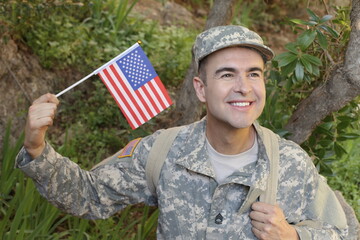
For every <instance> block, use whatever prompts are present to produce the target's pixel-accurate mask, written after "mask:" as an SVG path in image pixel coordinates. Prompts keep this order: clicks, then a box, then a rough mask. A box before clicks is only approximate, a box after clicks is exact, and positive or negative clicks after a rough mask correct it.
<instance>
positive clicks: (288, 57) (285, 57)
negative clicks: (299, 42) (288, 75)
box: [274, 52, 297, 67]
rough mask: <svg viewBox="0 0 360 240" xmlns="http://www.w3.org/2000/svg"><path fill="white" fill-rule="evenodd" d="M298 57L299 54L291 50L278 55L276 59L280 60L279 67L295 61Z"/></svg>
mask: <svg viewBox="0 0 360 240" xmlns="http://www.w3.org/2000/svg"><path fill="white" fill-rule="evenodd" d="M296 59H297V55H295V54H293V53H290V52H285V53H281V54H279V55H278V56H276V57H275V59H274V60H276V61H278V62H279V67H283V66H286V65H288V64H290V63H291V62H293V61H295V60H296Z"/></svg>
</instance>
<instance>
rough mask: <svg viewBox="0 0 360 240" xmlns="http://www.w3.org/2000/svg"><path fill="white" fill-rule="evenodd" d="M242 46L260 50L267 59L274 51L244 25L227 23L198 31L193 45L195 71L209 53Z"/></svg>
mask: <svg viewBox="0 0 360 240" xmlns="http://www.w3.org/2000/svg"><path fill="white" fill-rule="evenodd" d="M234 46H244V47H251V48H255V49H257V50H258V51H260V52H261V53H262V54H263V55H264V56H265V58H266V60H267V61H269V60H271V59H272V58H273V57H274V52H273V51H272V50H271V48H269V47H268V46H265V45H264V42H263V40H262V38H261V37H260V36H259V35H258V34H257V33H256V32H253V31H250V30H249V29H247V28H246V27H242V26H235V25H227V26H218V27H213V28H210V29H208V30H206V31H205V32H202V33H200V34H199V35H198V36H197V37H196V40H195V44H194V46H193V54H194V57H195V66H196V71H198V68H199V62H200V61H201V60H202V59H203V58H205V57H206V56H208V55H209V54H211V53H213V52H215V51H218V50H220V49H223V48H227V47H234Z"/></svg>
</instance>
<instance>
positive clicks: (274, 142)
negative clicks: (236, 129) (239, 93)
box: [145, 123, 279, 205]
mask: <svg viewBox="0 0 360 240" xmlns="http://www.w3.org/2000/svg"><path fill="white" fill-rule="evenodd" d="M255 124H257V123H255ZM257 126H258V127H257V131H258V134H259V135H260V136H261V138H262V140H263V142H264V145H265V149H266V153H267V156H268V158H269V161H270V174H269V178H268V181H267V186H266V190H265V192H264V193H263V194H261V195H260V201H261V202H265V203H268V204H272V205H274V204H276V193H277V185H278V171H279V137H278V135H276V134H275V133H274V132H272V131H271V130H269V129H267V128H265V127H262V126H260V125H257ZM181 128H182V127H181V126H180V127H174V128H169V129H166V130H164V131H162V132H161V133H160V134H159V136H158V137H157V138H156V140H155V142H154V144H153V146H152V148H151V150H150V152H149V157H148V161H147V163H146V167H145V175H146V181H147V184H148V187H149V189H150V191H151V193H152V194H154V195H156V186H157V185H158V182H159V177H160V172H161V168H162V166H163V164H164V162H165V160H166V156H167V154H168V152H169V150H170V147H171V145H172V144H173V142H174V140H175V138H176V136H177V134H178V133H179V131H180V130H181Z"/></svg>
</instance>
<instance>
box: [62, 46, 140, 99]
mask: <svg viewBox="0 0 360 240" xmlns="http://www.w3.org/2000/svg"><path fill="white" fill-rule="evenodd" d="M139 43H140V41H138V42H137V43H135V44H134V45H132V46H131V47H130V48H128V49H126V50H125V51H124V52H122V53H120V54H119V55H117V56H116V57H114V58H113V59H111V60H110V61H109V62H107V63H105V64H104V65H102V66H101V67H99V68H98V69H96V70H95V71H93V72H92V73H90V74H89V75H87V76H86V77H84V78H83V79H81V80H79V81H77V82H76V83H74V84H73V85H71V86H70V87H68V88H66V89H64V90H62V91H61V92H59V93H58V94H56V95H55V96H56V97H60V96H61V95H63V94H64V93H66V92H67V91H69V90H70V89H73V88H74V87H76V86H77V85H79V84H80V83H82V82H84V81H85V80H87V79H88V78H90V77H91V76H93V75H95V74H98V73H99V72H100V71H101V70H102V69H104V68H105V67H107V66H109V65H110V64H112V63H113V62H114V61H115V60H117V59H118V58H120V57H121V56H124V55H125V54H127V53H128V52H130V51H132V50H133V49H134V48H136V47H137V46H139Z"/></svg>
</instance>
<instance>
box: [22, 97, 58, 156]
mask: <svg viewBox="0 0 360 240" xmlns="http://www.w3.org/2000/svg"><path fill="white" fill-rule="evenodd" d="M58 104H59V100H58V99H57V98H56V96H55V95H53V94H50V93H47V94H44V95H42V96H41V97H39V98H38V99H36V100H35V101H34V102H33V104H32V105H31V106H30V108H29V112H28V117H27V121H26V126H25V141H24V147H25V149H26V151H27V152H28V153H29V154H30V156H31V157H32V158H33V159H34V158H36V157H38V156H40V154H41V153H42V152H43V150H44V148H45V134H46V131H47V129H48V127H49V126H51V125H52V124H53V120H54V117H55V113H56V109H57V106H58Z"/></svg>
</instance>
